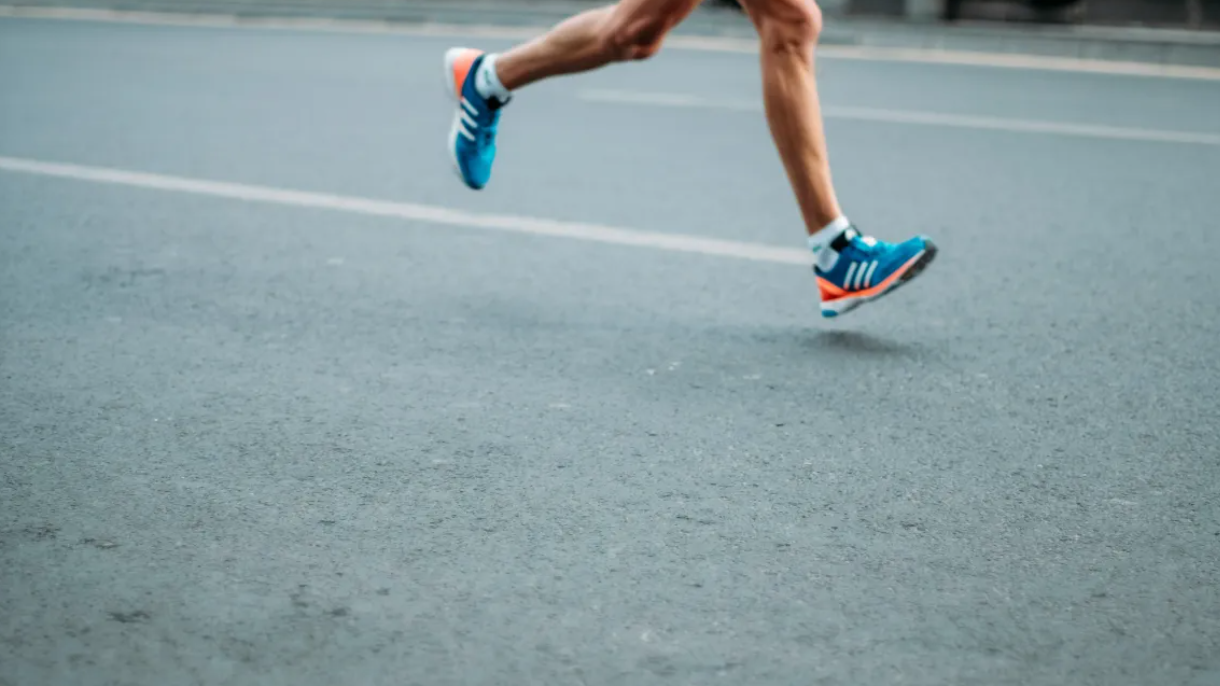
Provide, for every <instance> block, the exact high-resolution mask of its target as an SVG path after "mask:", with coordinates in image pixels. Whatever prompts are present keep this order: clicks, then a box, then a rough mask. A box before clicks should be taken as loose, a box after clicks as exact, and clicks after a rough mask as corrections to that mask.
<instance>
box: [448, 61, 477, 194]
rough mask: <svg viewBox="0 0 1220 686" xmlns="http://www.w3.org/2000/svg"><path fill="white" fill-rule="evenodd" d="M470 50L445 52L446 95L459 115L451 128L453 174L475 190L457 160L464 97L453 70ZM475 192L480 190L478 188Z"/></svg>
mask: <svg viewBox="0 0 1220 686" xmlns="http://www.w3.org/2000/svg"><path fill="white" fill-rule="evenodd" d="M468 50H470V48H450V49H449V50H447V51H445V71H444V77H445V94H446V95H448V96H449V100H450V101H451V102H452V103H453V105H454V106H455V107H457V108H458V111H457V113H456V114H454V115H453V124H452V125H451V126H450V127H449V162H450V164H451V165H452V168H453V173H454V174H456V175H457V177H458V179H460V180H461V181H462V183H463V184H464V185H465V186H466V187H467V188H475V187H474V186H471V185H470V183H469V182H468V181H466V176H465V175H464V174H462V165H461V164H460V163H459V162H458V158H457V139H458V136H459V135H461V134H460V133H459V131H460V129H459V125H458V122H459V121H461V118H462V96H461V94H460V93H459V92H458V91H457V90H456V85H457V84H456V82H455V80H454V75H453V70H454V65H455V64H456V63H457V61H458V58H459V57H461V56H462V55H463V54H464V53H466V52H467V51H468ZM475 190H478V189H477V188H476V189H475Z"/></svg>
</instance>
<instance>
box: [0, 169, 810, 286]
mask: <svg viewBox="0 0 1220 686" xmlns="http://www.w3.org/2000/svg"><path fill="white" fill-rule="evenodd" d="M0 170H4V171H9V172H14V173H19V174H33V175H39V176H51V177H57V178H61V179H74V180H77V181H91V182H94V183H107V184H116V185H120V186H132V187H136V188H145V189H152V190H160V191H172V192H176V193H189V194H193V195H205V196H212V197H218V198H228V199H231V200H245V201H252V202H263V203H271V204H275V205H286V206H290V207H309V208H314V209H324V210H334V211H338V212H349V213H352V214H364V215H372V216H380V217H393V218H396V219H406V220H409V221H414V222H424V223H428V224H444V225H448V226H460V227H464V228H472V229H490V230H493V231H507V232H513V233H522V234H533V235H537V236H552V237H559V238H572V239H578V240H585V241H596V242H601V243H612V244H615V245H625V246H633V247H639V248H652V249H655V250H668V251H672V252H683V253H698V254H703V255H714V256H717V257H730V258H736V259H742V260H754V261H758V262H772V263H778V264H797V265H803V266H809V265H811V264H813V258H812V253H810V252H809V251H808V250H806V249H803V248H782V247H775V246H768V245H760V244H757V243H744V242H739V241H730V240H721V239H716V238H701V237H698V236H687V235H681V234H667V233H659V232H654V231H640V230H636V229H625V228H618V227H613V226H603V225H599V224H586V223H581V222H564V221H556V220H553V219H541V218H536V217H521V216H514V215H503V214H479V213H475V212H466V211H463V210H453V209H448V208H445V207H436V206H432V205H417V204H414V203H404V202H391V201H386V200H372V199H369V198H359V197H353V196H345V195H332V194H328V193H312V192H308V191H297V190H290V189H287V188H272V187H268V186H255V185H249V184H241V183H228V182H223V181H207V180H203V179H191V178H185V177H181V176H169V175H165V174H148V173H143V172H136V171H127V170H122V169H110V168H105V167H87V166H82V165H77V164H61V163H58V162H45V161H41V160H29V159H21V158H16V157H0Z"/></svg>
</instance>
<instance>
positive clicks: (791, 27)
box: [755, 0, 822, 53]
mask: <svg viewBox="0 0 1220 686" xmlns="http://www.w3.org/2000/svg"><path fill="white" fill-rule="evenodd" d="M766 7H767V10H766V12H765V13H764V14H761V15H760V16H758V17H756V19H755V24H756V25H757V27H758V35H759V39H760V42H761V44H762V48H763V49H764V50H770V51H778V52H788V51H797V52H801V53H805V52H809V51H810V50H812V49H813V46H814V45H815V44H817V42H818V36H819V35H821V33H822V10H821V9H820V8H819V7H818V5H817V3H816V2H814V1H813V0H773V1H772V2H769V3H767V5H766Z"/></svg>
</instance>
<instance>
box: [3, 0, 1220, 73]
mask: <svg viewBox="0 0 1220 686" xmlns="http://www.w3.org/2000/svg"><path fill="white" fill-rule="evenodd" d="M0 17H15V18H28V19H54V20H64V21H87V22H107V23H121V24H144V25H153V26H182V27H207V28H222V29H262V30H285V31H320V32H331V33H389V34H398V35H407V36H421V37H434V38H441V37H444V38H486V39H495V40H511V41H522V40H527V39H530V38H534V37H536V36H538V35H540V34H541V33H543V32H544V31H546V29H547V27H542V26H536V27H523V26H487V25H476V24H439V23H421V24H405V23H401V22H392V21H381V20H362V19H335V18H324V17H245V16H237V15H232V14H189V13H185V12H145V11H128V10H107V9H88V8H76V7H27V6H21V5H0ZM665 45H666V48H667V49H678V50H702V51H711V52H727V53H744V54H756V53H757V52H758V42H757V41H756V40H754V39H752V38H734V37H729V36H690V35H675V36H670V37H669V38H668V39H667V40H666V43H665ZM818 54H819V56H820V58H822V59H832V60H834V59H842V60H865V61H873V62H910V63H920V64H939V65H957V66H968V67H991V68H1000V69H1023V70H1035V71H1062V72H1075V73H1086V74H1105V75H1112V76H1139V77H1161V78H1176V79H1195V80H1204V81H1220V68H1216V67H1202V66H1188V65H1176V64H1153V63H1147V62H1124V61H1118V60H1095V59H1084V58H1075V57H1054V56H1050V55H1023V54H1017V53H991V52H971V51H964V50H963V51H959V50H943V49H929V48H897V47H870V46H855V45H826V46H822V47H820V48H819V49H818Z"/></svg>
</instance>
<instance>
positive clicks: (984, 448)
mask: <svg viewBox="0 0 1220 686" xmlns="http://www.w3.org/2000/svg"><path fill="white" fill-rule="evenodd" d="M447 45H448V42H446V41H437V40H429V39H425V38H408V37H402V36H373V35H362V36H352V35H330V34H298V33H288V32H260V31H247V32H240V31H219V30H191V29H170V28H163V27H161V28H158V27H127V26H117V25H110V26H103V25H88V24H59V23H42V22H26V21H3V22H0V90H2V91H3V92H4V94H5V95H4V97H3V98H0V154H2V155H8V156H14V157H25V158H32V159H41V160H50V161H64V162H75V163H79V164H92V165H105V166H112V167H117V168H122V169H133V170H141V171H149V172H161V173H171V174H180V175H185V176H194V177H200V178H208V179H223V180H228V181H235V182H245V183H259V184H267V185H276V186H283V187H287V188H299V189H305V190H315V191H327V192H335V193H349V194H355V195H361V196H367V197H377V198H387V199H400V200H407V201H411V202H420V203H430V204H436V205H442V206H449V207H460V208H463V209H465V210H468V211H474V212H512V213H515V214H521V215H529V216H539V217H550V218H556V219H565V220H583V221H597V222H603V223H608V224H615V225H622V226H628V227H637V228H643V229H652V230H660V231H668V232H675V233H691V234H701V235H711V236H719V237H732V238H736V239H739V240H748V241H754V242H761V243H770V244H775V245H781V246H783V245H792V246H799V245H801V244H802V240H803V239H802V238H801V235H800V228H799V226H798V224H797V215H796V212H795V209H794V208H793V205H792V202H791V200H790V195H789V192H788V190H787V187H786V185H785V181H784V176H783V172H782V169H781V167H780V166H779V163H778V159H777V157H776V155H775V153H774V151H773V149H772V148H771V147H770V142H769V138H768V134H767V130H766V125H765V123H764V122H763V120H762V118H761V116H759V115H758V114H757V113H750V112H726V111H714V110H673V109H663V108H651V107H648V106H645V105H631V104H595V103H590V102H586V101H582V100H580V99H579V98H578V97H577V96H578V94H579V92H580V90H581V89H583V88H591V87H597V88H634V89H637V90H641V91H652V92H680V93H686V94H693V95H701V96H706V97H732V98H741V99H747V98H756V97H757V88H758V75H757V66H756V64H755V62H754V58H751V57H750V56H748V55H717V54H705V53H693V52H691V53H680V52H672V53H666V54H664V55H663V56H661V57H660V58H658V59H657V60H656V61H655V62H652V63H649V64H646V65H633V66H627V67H623V68H621V69H615V70H608V71H605V72H599V73H597V74H592V75H588V76H584V77H579V78H574V79H569V80H564V81H556V82H551V83H547V84H543V85H540V86H538V87H537V88H536V89H533V90H532V91H530V92H529V93H522V94H520V96H519V98H518V99H517V101H516V102H515V103H514V104H513V105H512V106H511V107H512V109H511V111H510V112H506V115H505V120H504V129H503V130H504V138H503V143H502V150H501V155H502V158H501V163H500V165H499V166H498V167H497V176H496V177H495V179H494V180H493V186H492V187H490V188H489V189H488V190H487V191H485V192H484V193H481V194H475V193H470V192H467V191H465V190H464V189H462V188H461V187H460V186H459V185H458V183H457V182H456V181H455V180H454V178H453V177H452V175H451V173H450V171H449V169H448V167H447V164H448V162H447V161H446V159H445V157H444V153H443V151H442V141H443V139H444V136H445V133H446V131H447V128H448V121H449V117H450V114H451V112H450V110H449V108H448V106H447V105H446V104H445V103H444V102H443V100H442V99H441V98H440V95H439V86H438V74H437V73H436V71H437V61H438V57H439V55H440V53H441V51H442V50H443V49H444V48H445V47H447ZM482 45H485V46H487V47H503V45H502V44H500V43H496V42H494V41H490V42H486V43H482ZM820 70H821V73H822V78H823V93H824V94H825V97H826V99H827V101H828V103H833V104H836V105H841V106H872V107H888V108H894V109H904V108H905V109H912V110H933V111H942V112H957V113H962V114H974V115H990V116H1007V117H1029V118H1038V119H1049V120H1055V121H1069V122H1084V123H1100V124H1110V125H1118V126H1126V127H1159V128H1175V129H1181V130H1194V131H1203V132H1211V133H1217V132H1220V120H1217V119H1216V117H1215V116H1214V114H1215V112H1216V111H1218V110H1220V92H1218V89H1216V88H1215V86H1214V84H1211V83H1206V82H1187V81H1168V80H1150V79H1131V78H1118V77H1104V76H1084V75H1071V74H1050V73H1034V72H1022V71H1002V70H986V69H972V68H966V67H935V66H927V65H924V66H920V65H902V64H889V63H865V62H825V63H823V64H822V65H821V67H820ZM829 129H830V134H831V136H832V141H833V142H832V154H833V155H834V159H835V164H836V180H837V182H838V184H839V186H840V188H841V195H842V200H843V203H844V205H845V207H846V208H847V209H848V212H849V213H850V214H851V216H852V217H853V218H855V219H856V220H857V221H858V222H859V223H860V224H861V225H862V226H863V227H864V228H865V229H866V230H869V231H871V232H874V233H877V234H879V235H881V236H883V237H887V238H899V237H902V236H905V235H907V234H908V233H909V232H911V231H916V230H920V231H924V230H926V231H928V232H930V233H932V234H933V235H934V236H935V237H936V238H937V239H938V241H939V242H940V244H941V245H942V248H943V252H942V256H941V258H940V259H939V260H938V261H937V263H936V264H935V265H934V267H933V269H931V270H930V271H929V272H927V273H926V274H925V276H923V277H921V279H920V280H919V281H918V282H916V283H915V284H912V285H911V286H909V287H908V288H907V289H906V290H905V291H904V292H902V293H900V294H897V295H895V296H893V298H891V299H889V300H887V301H884V302H881V303H877V304H875V305H872V306H869V307H868V308H865V309H862V310H860V311H859V312H857V313H854V314H852V315H851V316H850V318H848V319H844V320H843V321H841V322H838V323H834V324H827V323H824V322H823V321H821V320H820V318H819V317H818V316H817V306H816V302H815V300H814V298H815V291H814V288H813V284H812V280H811V276H810V274H809V273H808V271H807V270H805V269H803V268H800V267H791V266H782V265H771V264H759V263H749V262H745V261H738V260H732V259H721V258H711V257H700V256H690V255H678V254H669V253H661V252H656V251H650V250H646V249H637V248H628V247H616V246H606V245H598V244H593V243H583V242H577V241H569V240H561V239H552V238H542V237H526V236H517V235H506V234H496V233H489V232H482V231H479V230H476V229H468V230H467V229H460V228H453V227H448V228H439V227H435V226H428V225H423V224H411V223H404V222H400V221H395V220H389V219H376V218H370V217H362V216H357V215H351V214H343V213H338V212H322V211H313V210H307V209H292V208H278V207H270V206H263V205H256V204H247V203H242V202H237V201H228V200H219V199H207V198H197V197H188V196H181V195H174V194H168V193H163V192H159V191H152V190H139V189H132V188H120V187H110V186H103V185H96V184H88V183H83V182H79V181H69V180H57V179H48V178H36V177H31V176H25V175H19V174H13V173H7V172H0V343H2V345H0V684H4V685H5V686H43V685H52V684H53V685H56V686H59V685H65V686H66V685H78V684H79V685H90V686H93V685H97V686H101V685H103V684H139V685H145V684H147V685H150V686H152V685H157V686H162V685H164V684H209V685H210V684H258V685H259V686H270V685H279V684H283V685H285V686H331V685H334V684H353V685H354V684H361V685H365V684H368V685H380V684H386V685H390V684H393V685H396V686H401V685H403V684H427V685H428V686H443V685H448V684H463V685H473V684H560V683H562V684H623V685H630V686H646V685H649V684H708V683H735V684H767V685H772V684H851V685H861V684H895V683H901V684H919V685H924V684H926V685H929V686H931V685H936V686H943V685H945V684H989V685H1000V684H1013V685H1018V684H1019V685H1021V686H1028V685H1043V684H1045V685H1052V684H1054V685H1058V684H1074V685H1075V684H1097V685H1104V686H1128V685H1129V686H1146V685H1148V684H1157V685H1166V686H1170V685H1173V686H1176V685H1191V686H1209V685H1213V684H1216V683H1218V682H1220V590H1218V588H1220V578H1218V573H1217V572H1218V562H1217V560H1218V554H1217V551H1218V548H1220V504H1218V502H1217V498H1218V496H1217V493H1218V490H1217V484H1218V479H1220V465H1218V461H1217V445H1218V442H1220V428H1218V427H1220V411H1218V409H1217V408H1218V406H1220V397H1218V396H1220V393H1218V392H1217V385H1218V384H1220V359H1218V357H1217V355H1216V352H1215V347H1216V342H1217V341H1218V340H1220V300H1218V299H1217V298H1216V295H1215V294H1216V292H1217V290H1218V289H1220V277H1217V270H1216V268H1215V256H1216V255H1217V254H1220V252H1218V251H1220V234H1217V232H1216V231H1215V228H1216V227H1215V217H1216V216H1218V215H1220V199H1218V196H1217V194H1216V185H1215V179H1216V178H1217V175H1218V174H1220V147H1216V146H1210V147H1209V146H1203V145H1188V144H1174V143H1150V142H1136V141H1120V140H1105V139H1090V138H1080V137H1066V136H1051V135H1043V134H1031V133H1013V132H1004V131H973V130H967V129H958V128H950V127H917V126H910V125H900V124H884V123H875V122H873V123H869V122H851V121H833V122H831V123H830V124H829Z"/></svg>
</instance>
